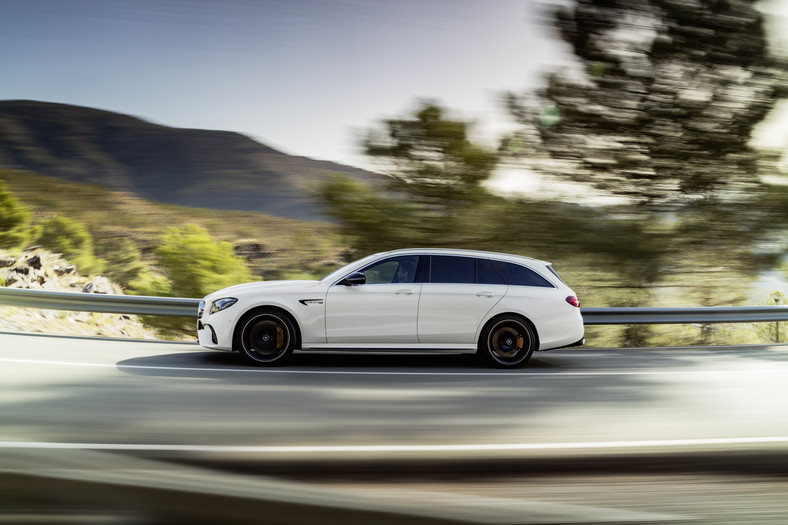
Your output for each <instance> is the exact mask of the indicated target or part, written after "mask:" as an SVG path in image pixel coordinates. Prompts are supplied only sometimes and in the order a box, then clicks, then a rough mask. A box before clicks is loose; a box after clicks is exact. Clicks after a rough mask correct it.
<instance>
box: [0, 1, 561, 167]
mask: <svg viewBox="0 0 788 525" xmlns="http://www.w3.org/2000/svg"><path fill="white" fill-rule="evenodd" d="M546 5H547V4H545V3H544V2H542V1H539V0H222V1H211V0H0V75H1V77H0V99H6V100H7V99H32V100H42V101H48V102H62V103H68V104H76V105H83V106H90V107H97V108H101V109H107V110H110V111H116V112H120V113H125V114H131V115H134V116H137V117H140V118H143V119H145V120H149V121H153V122H156V123H158V124H164V125H168V126H175V127H187V128H202V129H220V130H229V131H237V132H241V133H244V134H247V135H250V136H252V137H253V138H255V139H256V140H259V141H261V142H264V143H265V144H267V145H269V146H271V147H274V148H277V149H280V150H282V151H284V152H286V153H290V154H294V155H304V156H308V157H313V158H319V159H326V160H334V161H339V162H343V163H348V164H354V165H363V164H364V163H365V159H364V158H363V157H362V156H361V154H360V152H359V147H358V143H359V138H360V136H361V135H363V132H364V130H366V129H369V128H370V127H374V126H375V125H377V123H378V122H379V121H380V120H381V119H384V118H392V117H399V116H403V115H405V114H407V113H409V112H410V111H412V110H413V109H414V108H415V107H416V105H417V104H418V101H419V100H422V99H432V100H437V101H439V102H440V103H442V104H444V105H445V106H446V107H448V108H451V109H453V110H455V111H456V115H457V116H458V117H461V118H466V119H470V120H474V121H477V122H479V125H478V127H477V132H478V133H479V138H480V139H483V140H488V141H490V142H491V141H492V140H493V139H494V138H495V137H496V136H497V134H498V132H499V131H500V130H501V129H502V128H505V127H506V126H511V125H512V123H511V121H510V120H509V119H508V118H507V115H506V114H505V112H504V110H503V108H502V107H501V104H500V102H499V100H500V94H501V93H502V92H504V91H507V90H511V91H523V90H525V89H527V88H529V87H533V86H535V85H537V83H538V82H539V79H540V78H541V74H542V73H543V72H546V71H548V70H550V69H552V68H553V67H554V66H555V64H558V63H561V62H562V61H563V60H566V57H568V56H569V54H568V52H567V51H566V50H563V49H562V48H561V44H559V43H558V42H557V40H556V39H554V38H551V37H550V34H549V33H550V31H551V30H552V29H551V28H550V27H549V24H547V23H546V22H545V18H544V16H545V12H544V8H545V7H546Z"/></svg>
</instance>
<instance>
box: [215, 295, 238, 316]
mask: <svg viewBox="0 0 788 525" xmlns="http://www.w3.org/2000/svg"><path fill="white" fill-rule="evenodd" d="M237 302H238V299H236V298H235V297H225V298H224V299H217V300H215V301H214V302H213V304H212V305H211V313H212V314H215V313H216V312H221V311H222V310H226V309H227V308H230V307H231V306H232V305H234V304H235V303H237Z"/></svg>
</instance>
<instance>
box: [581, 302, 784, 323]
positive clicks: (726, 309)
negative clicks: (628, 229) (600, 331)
mask: <svg viewBox="0 0 788 525" xmlns="http://www.w3.org/2000/svg"><path fill="white" fill-rule="evenodd" d="M581 311H582V313H583V321H584V323H585V324H586V325H611V324H695V323H765V322H775V321H788V306H706V307H693V308H581Z"/></svg>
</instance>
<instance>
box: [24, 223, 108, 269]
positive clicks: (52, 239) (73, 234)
mask: <svg viewBox="0 0 788 525" xmlns="http://www.w3.org/2000/svg"><path fill="white" fill-rule="evenodd" d="M41 227H42V228H43V232H42V233H41V236H40V238H39V239H38V242H39V244H41V245H42V246H44V247H45V248H48V249H50V250H52V251H54V252H57V253H60V254H62V255H63V257H64V258H65V259H67V260H69V261H70V262H72V263H73V264H75V265H76V266H77V268H79V270H80V272H81V273H83V274H93V275H95V274H99V273H102V272H103V271H104V269H105V268H106V261H104V260H103V259H99V258H97V257H96V254H95V252H94V249H93V237H92V236H91V235H90V232H89V231H88V229H87V228H86V227H85V226H84V225H83V224H80V223H78V222H77V221H74V220H72V219H69V218H68V217H63V216H59V215H56V216H55V217H53V218H51V219H49V220H46V221H43V222H42V223H41Z"/></svg>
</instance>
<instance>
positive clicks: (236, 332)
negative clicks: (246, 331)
mask: <svg viewBox="0 0 788 525" xmlns="http://www.w3.org/2000/svg"><path fill="white" fill-rule="evenodd" d="M270 311H274V312H277V313H279V314H282V315H285V316H287V318H288V319H289V320H290V322H291V323H293V327H294V328H295V348H296V349H300V348H301V326H299V324H298V320H297V319H296V317H295V316H294V315H293V314H292V313H290V312H289V311H288V310H286V309H285V308H282V307H281V306H276V305H269V304H262V305H257V306H253V307H252V308H249V309H248V310H246V311H245V312H244V313H243V314H241V315H240V316H238V320H237V321H236V322H235V327H234V328H233V352H238V351H239V350H240V349H241V331H242V330H243V327H244V324H245V322H246V320H247V319H248V318H250V317H252V316H254V315H256V314H258V313H260V312H270Z"/></svg>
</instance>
